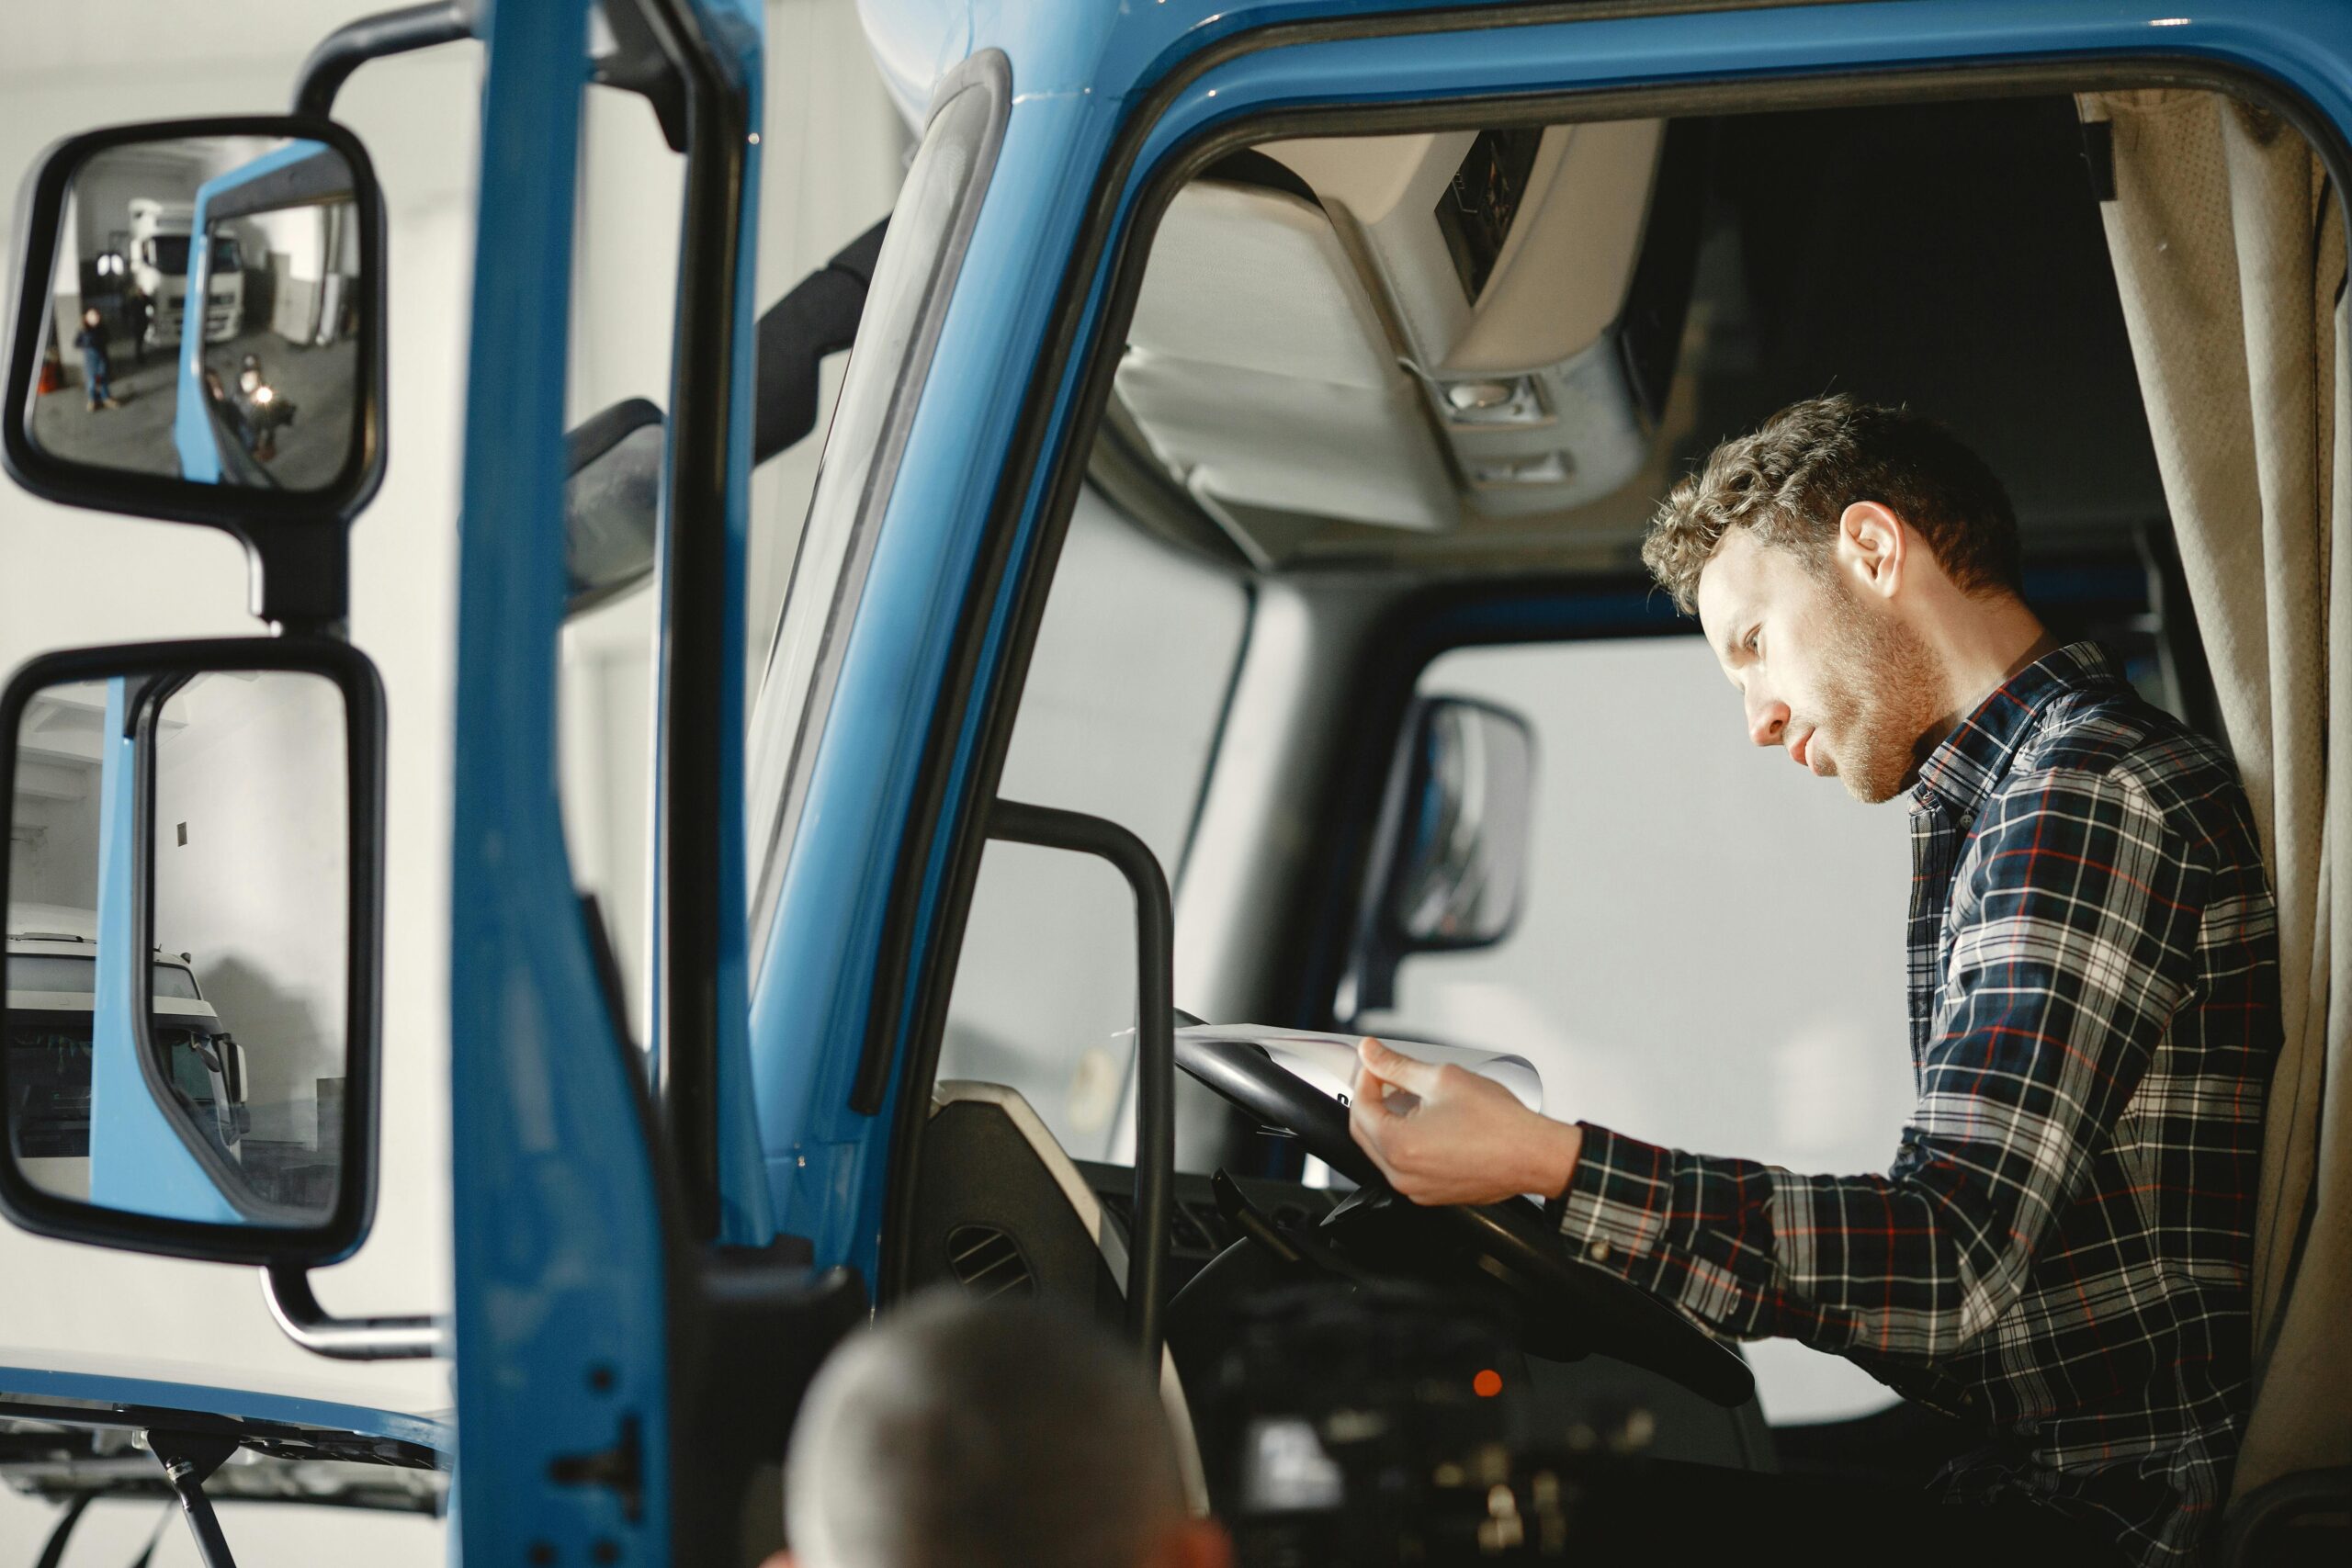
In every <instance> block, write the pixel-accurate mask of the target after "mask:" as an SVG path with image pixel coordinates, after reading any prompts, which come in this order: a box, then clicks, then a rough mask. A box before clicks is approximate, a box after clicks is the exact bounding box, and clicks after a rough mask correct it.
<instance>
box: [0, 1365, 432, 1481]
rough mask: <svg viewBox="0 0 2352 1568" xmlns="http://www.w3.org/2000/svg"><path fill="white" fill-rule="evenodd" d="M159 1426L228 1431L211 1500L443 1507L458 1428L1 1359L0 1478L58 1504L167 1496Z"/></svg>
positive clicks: (353, 1408) (280, 1397)
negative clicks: (230, 1451) (229, 1453)
mask: <svg viewBox="0 0 2352 1568" xmlns="http://www.w3.org/2000/svg"><path fill="white" fill-rule="evenodd" d="M153 1428H162V1429H164V1430H178V1431H195V1432H214V1433H220V1434H222V1435H224V1436H230V1437H233V1438H236V1439H237V1441H238V1443H239V1445H240V1447H239V1451H238V1452H237V1453H236V1454H235V1455H234V1456H233V1457H232V1459H231V1460H230V1461H229V1462H228V1463H226V1464H224V1465H222V1466H221V1467H220V1470H219V1471H217V1472H214V1474H213V1476H212V1477H211V1479H209V1481H207V1482H206V1483H205V1491H206V1492H207V1493H208V1494H209V1495H211V1496H212V1497H213V1498H214V1499H215V1500H232V1499H233V1500H239V1501H256V1502H268V1501H277V1502H288V1503H311V1504H333V1505H336V1506H345V1507H364V1508H383V1509H393V1510H397V1511H401V1512H408V1513H428V1514H437V1513H439V1512H441V1511H442V1509H443V1507H444V1504H445V1499H446V1497H447V1490H448V1474H447V1470H448V1466H449V1464H450V1456H451V1453H452V1451H453V1446H454V1438H455V1434H454V1431H453V1428H452V1427H451V1424H450V1421H449V1419H448V1417H447V1414H446V1413H443V1414H434V1415H423V1416H420V1415H413V1414H408V1413H404V1412H401V1411H390V1410H378V1409H372V1408H369V1407H368V1406H364V1405H356V1404H337V1403H334V1402H332V1401H327V1400H321V1399H311V1398H305V1397H301V1396H299V1395H289V1394H284V1393H266V1392H262V1391H257V1390H254V1389H237V1388H219V1387H208V1386H205V1385H202V1384H196V1383H180V1382H159V1381H155V1380H152V1379H146V1378H139V1377H126V1376H121V1375H118V1374H114V1373H109V1372H96V1371H59V1370H56V1369H52V1368H31V1367H0V1481H5V1482H6V1483H7V1484H8V1485H9V1486H11V1487H13V1488H14V1489H16V1490H17V1491H18V1492H21V1493H25V1494H28V1495H33V1496H38V1497H41V1498H44V1499H46V1500H49V1501H51V1502H60V1503H62V1502H66V1501H70V1500H71V1499H73V1498H74V1497H77V1496H85V1495H94V1496H110V1497H111V1496H144V1497H154V1498H158V1499H168V1498H169V1497H170V1495H171V1493H170V1489H169V1488H168V1486H166V1485H165V1483H164V1475H163V1471H162V1468H161V1467H160V1466H159V1465H158V1464H157V1463H156V1462H155V1460H154V1458H153V1455H152V1454H150V1453H148V1452H147V1451H146V1447H145V1439H144V1438H143V1436H142V1434H144V1433H145V1432H147V1431H148V1430H150V1429H153Z"/></svg>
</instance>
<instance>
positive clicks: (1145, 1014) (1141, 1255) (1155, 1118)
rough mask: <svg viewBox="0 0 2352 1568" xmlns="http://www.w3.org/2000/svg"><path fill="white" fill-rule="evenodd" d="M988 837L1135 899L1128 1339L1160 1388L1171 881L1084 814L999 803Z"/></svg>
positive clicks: (1140, 850)
mask: <svg viewBox="0 0 2352 1568" xmlns="http://www.w3.org/2000/svg"><path fill="white" fill-rule="evenodd" d="M989 838H991V839H1002V840H1006V841H1007V842H1010V843H1016V844H1035V845H1037V846H1038V847H1039V848H1041V849H1048V850H1069V851H1072V852H1075V853H1078V854H1082V855H1094V856H1097V857H1098V858H1100V859H1103V860H1106V861H1109V862H1110V863H1112V864H1113V865H1114V866H1116V867H1118V869H1119V874H1120V875H1122V876H1124V877H1125V878H1126V879H1127V886H1129V887H1131V888H1133V889H1134V890H1135V896H1136V1190H1135V1205H1136V1223H1135V1228H1134V1230H1133V1232H1132V1233H1131V1234H1130V1235H1128V1237H1127V1331H1128V1332H1129V1333H1130V1334H1132V1335H1134V1336H1135V1337H1136V1344H1137V1346H1138V1347H1139V1348H1141V1349H1142V1351H1143V1356H1144V1366H1145V1370H1146V1371H1147V1372H1148V1374H1149V1375H1150V1376H1151V1377H1152V1378H1153V1379H1154V1380H1155V1381H1156V1380H1157V1379H1158V1378H1159V1351H1160V1344H1161V1337H1162V1336H1161V1329H1160V1322H1159V1314H1160V1303H1159V1297H1160V1290H1161V1286H1162V1285H1163V1284H1164V1283H1165V1279H1166V1272H1167V1267H1168V1212H1169V1203H1170V1192H1169V1190H1170V1186H1171V1185H1172V1184H1173V1181H1174V1176H1173V1174H1172V1173H1173V1172H1174V1170H1175V1168H1176V1004H1175V1001H1174V999H1173V998H1174V995H1175V988H1176V909H1175V905H1174V903H1173V902H1172V901H1171V900H1170V897H1169V896H1168V874H1167V873H1166V872H1164V871H1162V870H1160V869H1159V858H1158V857H1157V856H1155V855H1154V854H1153V853H1152V852H1151V850H1150V848H1149V846H1148V845H1147V844H1145V842H1144V841H1143V840H1141V839H1138V838H1136V836H1135V835H1134V834H1133V833H1130V832H1128V831H1127V830H1126V829H1125V828H1122V827H1120V826H1119V825H1118V824H1117V823H1116V822H1112V821H1107V820H1105V819H1104V818H1100V817H1089V816H1087V815H1086V814H1085V813H1084V812H1080V811H1062V810H1058V809H1057V808H1055V807H1050V806H1026V805H1023V804H1022V803H1021V802H1019V801H1016V800H1000V801H998V802H997V803H996V805H995V807H993V808H992V809H991V810H990V811H989Z"/></svg>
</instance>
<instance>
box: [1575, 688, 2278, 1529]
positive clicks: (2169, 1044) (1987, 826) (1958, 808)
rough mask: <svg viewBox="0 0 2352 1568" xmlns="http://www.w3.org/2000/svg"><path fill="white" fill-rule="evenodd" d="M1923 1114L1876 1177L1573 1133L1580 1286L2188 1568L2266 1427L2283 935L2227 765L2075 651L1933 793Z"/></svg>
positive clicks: (1960, 744)
mask: <svg viewBox="0 0 2352 1568" xmlns="http://www.w3.org/2000/svg"><path fill="white" fill-rule="evenodd" d="M1912 851H1913V863H1914V872H1913V880H1912V895H1911V917H1910V927H1909V942H1908V946H1909V953H1910V964H1909V978H1910V1016H1911V1054H1912V1062H1913V1066H1914V1071H1915V1076H1916V1079H1917V1089H1918V1096H1919V1100H1918V1105H1917V1109H1916V1110H1915V1111H1913V1113H1912V1118H1911V1121H1910V1123H1909V1124H1908V1125H1907V1126H1905V1128H1904V1129H1903V1133H1902V1137H1901V1142H1900V1144H1899V1146H1898V1148H1897V1150H1896V1153H1895V1156H1894V1165H1893V1167H1892V1168H1890V1169H1889V1170H1888V1172H1887V1173H1886V1174H1885V1175H1883V1176H1848V1177H1827V1176H1799V1175H1795V1174H1793V1173H1792V1172H1789V1171H1786V1170H1782V1169H1780V1168H1776V1167H1771V1166H1766V1165H1760V1164H1757V1163H1755V1162H1752V1161H1747V1160H1738V1159H1720V1158H1713V1157H1710V1156H1701V1155H1691V1154H1684V1153H1681V1152H1679V1151H1676V1150H1669V1149H1662V1148H1657V1147H1654V1146H1652V1145H1647V1144H1642V1143H1637V1142H1635V1141H1634V1140H1633V1139H1631V1138H1626V1137H1623V1136H1621V1135H1620V1134H1615V1133H1611V1132H1609V1131H1607V1130H1606V1129H1603V1128H1600V1127H1590V1126H1588V1127H1587V1128H1586V1129H1585V1142H1584V1151H1583V1154H1582V1156H1581V1158H1580V1160H1579V1163H1578V1164H1577V1169H1576V1174H1575V1176H1574V1178H1573V1179H1571V1181H1570V1183H1569V1186H1568V1190H1567V1191H1566V1194H1565V1195H1564V1196H1563V1197H1562V1198H1561V1199H1560V1200H1559V1201H1558V1202H1557V1204H1556V1213H1558V1216H1559V1220H1560V1225H1561V1230H1562V1232H1563V1234H1564V1235H1566V1237H1567V1239H1568V1241H1569V1242H1570V1244H1571V1245H1572V1246H1574V1247H1577V1248H1578V1249H1579V1250H1580V1251H1581V1252H1582V1253H1583V1254H1584V1256H1585V1257H1587V1258H1589V1259H1590V1260H1592V1261H1594V1262H1596V1263H1600V1264H1601V1265H1602V1266H1603V1267H1607V1268H1610V1269H1613V1270H1615V1271H1616V1272H1618V1273H1620V1274H1622V1275H1623V1276H1624V1277H1625V1278H1626V1279H1628V1280H1633V1281H1634V1282H1635V1283H1637V1284H1640V1285H1643V1286H1645V1287H1646V1288H1647V1289H1649V1290H1651V1291H1653V1292H1657V1293H1658V1294H1659V1295H1661V1296H1663V1297H1664V1298H1665V1299H1667V1300H1668V1301H1669V1302H1671V1303H1675V1304H1677V1305H1679V1307H1680V1308H1681V1309H1682V1310H1683V1311H1685V1312H1686V1313H1688V1314H1691V1316H1693V1317H1695V1318H1697V1319H1698V1320H1699V1321H1700V1322H1702V1323H1703V1324H1705V1325H1711V1326H1713V1327H1714V1328H1716V1329H1719V1330H1721V1331H1723V1332H1725V1333H1727V1334H1731V1335H1735V1336H1738V1337H1761V1336H1766V1335H1781V1336H1786V1337H1790V1338H1793V1339H1799V1340H1802V1341H1804V1343H1806V1344H1808V1345H1811V1346H1813V1347H1815V1348H1817V1349H1822V1350H1830V1351H1836V1352H1838V1353H1840V1354H1843V1355H1845V1356H1847V1357H1849V1358H1850V1359H1853V1360H1855V1361H1857V1362H1859V1363H1860V1364H1861V1365H1862V1366H1863V1367H1864V1368H1865V1369H1867V1370H1868V1371H1871V1373H1873V1374H1874V1375H1876V1376H1878V1377H1879V1378H1881V1379H1882V1380H1883V1381H1884V1382H1888V1383H1890V1384H1892V1385H1893V1386H1894V1387H1895V1388H1896V1389H1898V1390H1900V1391H1901V1392H1903V1393H1905V1394H1908V1395H1910V1396H1912V1397H1914V1398H1917V1399H1919V1400H1921V1401H1923V1402H1925V1403H1927V1404H1930V1405H1933V1406H1936V1407H1938V1408H1940V1409H1942V1410H1945V1411H1946V1412H1948V1413H1950V1414H1953V1415H1957V1416H1962V1417H1963V1418H1966V1419H1970V1420H1972V1421H1973V1422H1974V1423H1976V1424H1978V1425H1979V1426H1981V1427H1985V1428H1987V1429H1988V1432H1989V1437H1990V1441H1991V1446H1990V1447H1988V1448H1986V1449H1985V1450H1980V1451H1978V1452H1976V1453H1973V1454H1971V1455H1969V1456H1967V1457H1965V1458H1963V1459H1962V1460H1959V1461H1955V1462H1954V1463H1953V1464H1951V1465H1950V1466H1948V1467H1946V1470H1945V1472H1943V1475H1942V1476H1941V1477H1939V1480H1940V1481H1942V1482H1943V1483H1945V1485H1946V1493H1947V1497H1948V1499H1951V1500H1962V1499H1985V1498H1989V1497H1991V1496H1993V1495H1996V1494H1999V1493H2001V1492H2004V1491H2007V1492H2010V1493H2013V1494H2020V1495H2026V1496H2030V1497H2032V1498H2035V1499H2037V1500H2040V1501H2042V1502H2045V1503H2048V1504H2050V1505H2052V1506H2055V1507H2057V1508H2058V1509H2060V1510H2061V1511H2062V1512H2064V1513H2067V1514H2070V1515H2073V1516H2075V1517H2079V1518H2081V1519H2083V1520H2084V1521H2085V1522H2086V1524H2090V1525H2092V1526H2095V1527H2096V1528H2098V1529H2100V1530H2102V1531H2103V1532H2104V1533H2106V1534H2108V1535H2109V1536H2111V1537H2112V1538H2113V1539H2115V1540H2117V1541H2118V1542H2119V1544H2120V1546H2121V1547H2122V1548H2123V1550H2124V1551H2125V1552H2126V1553H2127V1555H2129V1556H2130V1557H2131V1558H2132V1559H2133V1560H2134V1561H2136V1562H2142V1563H2149V1564H2155V1563H2177V1562H2185V1561H2186V1560H2187V1559H2188V1556H2189V1554H2190V1552H2191V1551H2192V1550H2193V1549H2194V1547H2195V1544H2196V1542H2197V1540H2198V1539H2199V1536H2200V1534H2201V1533H2202V1531H2203V1529H2204V1528H2205V1526H2206V1525H2207V1524H2208V1523H2209V1522H2210V1521H2211V1519H2212V1517H2214V1516H2215V1515H2216V1514H2217V1513H2218V1511H2219V1508H2220V1506H2221V1504H2222V1500H2223V1496H2224V1490H2225V1488H2226V1486H2227V1483H2228V1478H2229V1469H2230V1464H2231V1461H2232V1460H2233V1457H2234V1456H2235V1453H2236V1450H2237V1438H2238V1431H2239V1427H2240V1426H2241V1424H2242V1423H2243V1421H2244V1419H2245V1407H2246V1403H2247V1380H2248V1375H2249V1368H2248V1359H2249V1300H2248V1285H2247V1280H2248V1277H2249V1274H2250V1271H2251V1261H2252V1252H2253V1244H2252V1241H2251V1232H2252V1228H2253V1227H2252V1221H2253V1214H2254V1193H2255V1190H2256V1189H2255V1179H2256V1167H2257V1164H2258V1162H2259V1160H2260V1156H2261V1148H2262V1108H2263V1094H2264V1089H2265V1087H2266V1086H2267V1083H2268V1081H2269V1076H2270V1067H2271V1064H2272V1061H2273V1059H2274V1057H2275V1055H2276V1052H2277V1048H2278V1033H2279V1024H2278V932H2277V923H2276V911H2275V909H2274V907H2273V905H2272V902H2271V896H2270V888H2269V883H2268V880H2267V875H2266V874H2265V872H2264V869H2263V863H2262V859H2261V855H2260V852H2259V850H2258V849H2257V847H2256V837H2255V831H2254V828H2253V824H2252V820H2251V818H2249V816H2248V814H2247V810H2246V805H2245V793H2244V791H2243V790H2242V789H2241V788H2240V786H2239V784H2238V780H2237V776H2236V773H2235V772H2234V770H2233V768H2232V766H2231V765H2230V763H2229V761H2227V759H2226V758H2225V757H2224V756H2223V755H2222V752H2221V751H2220V750H2218V749H2217V748H2216V747H2214V746H2213V745H2212V744H2211V742H2209V741H2207V740H2205V739H2201V738H2200V737H2199V736H2197V735H2194V734H2192V733H2190V732H2189V731H2188V730H2187V729H2185V728H2182V726H2181V725H2180V724H2179V723H2178V722H2177V720H2175V719H2174V718H2172V717H2171V716H2168V715H2166V714H2165V713H2163V712H2161V711H2159V710H2158V709H2156V708H2154V707H2153V706H2152V705H2149V704H2147V703H2145V702H2143V700H2141V699H2140V698H2139V697H2138V696H2137V695H2136V694H2134V693H2132V691H2131V689H2130V688H2129V687H2128V686H2126V685H2125V684H2124V683H2123V682H2122V681H2121V680H2120V677H2119V676H2118V675H2117V674H2116V672H2115V671H2114V669H2113V667H2112V666H2111V665H2110V664H2109V661H2108V659H2107V656H2106V654H2105V653H2104V652H2103V651H2102V650H2101V649H2098V647H2097V646H2096V645H2094V644H2090V643H2077V644H2075V645H2074V646H2073V647H2070V648H2065V649H2060V650H2058V651H2057V652H2055V653H2052V654H2051V655H2049V656H2048V657H2047V658H2044V659H2042V660H2040V661H2038V662H2037V663H2035V664H2034V665H2032V666H2031V667H2030V668H2029V669H2027V670H2026V671H2023V672H2021V673H2020V674H2018V676H2017V677H2016V678H2014V679H2013V680H2011V681H2010V682H2007V684H2006V685H2004V686H2003V687H2002V688H2001V689H2000V690H1999V691H1997V692H1996V693H1994V694H1992V695H1991V696H1990V697H1987V698H1986V699H1985V702H1984V703H1983V705H1980V706H1979V707H1978V708H1977V709H1976V711H1975V712H1974V713H1973V714H1972V715H1971V716H1969V717H1968V718H1967V720H1966V721H1965V722H1963V723H1962V725H1961V726H1960V728H1958V729H1956V730H1955V731H1954V732H1953V733H1952V734H1951V736H1950V737H1949V738H1948V739H1945V740H1944V742H1943V743H1942V744H1941V745H1940V746H1939V748H1938V749H1937V750H1936V751H1935V752H1934V754H1933V755H1931V756H1930V757H1929V758H1928V761H1926V762H1925V763H1924V764H1923V765H1922V767H1921V769H1920V773H1919V779H1918V784H1917V788H1916V790H1915V791H1914V804H1913V819H1912Z"/></svg>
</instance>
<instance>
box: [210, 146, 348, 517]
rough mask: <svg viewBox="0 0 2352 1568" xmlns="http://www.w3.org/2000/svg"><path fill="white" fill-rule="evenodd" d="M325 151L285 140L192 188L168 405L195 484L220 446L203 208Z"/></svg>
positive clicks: (216, 475) (216, 471) (216, 462)
mask: <svg viewBox="0 0 2352 1568" xmlns="http://www.w3.org/2000/svg"><path fill="white" fill-rule="evenodd" d="M325 151H327V144H326V143H325V142H323V141H288V143H287V144H286V145H285V146H283V147H280V148H277V149H276V150H275V151H272V152H265V153H263V154H262V155H261V156H260V157H258V158H255V159H254V161H253V162H252V163H250V164H238V165H237V166H236V167H235V168H233V169H231V170H230V171H229V172H228V173H226V174H221V175H213V176H212V177H211V178H210V179H209V180H207V181H205V182H204V183H203V184H202V185H200V186H197V189H196V216H195V217H194V219H192V220H190V221H189V224H188V246H187V297H186V298H185V299H182V300H181V301H180V312H181V314H180V380H179V398H178V401H177V402H176V403H175V405H174V407H173V410H172V444H173V446H176V447H177V448H178V449H179V455H180V478H182V479H194V480H196V481H198V483H200V484H219V483H220V445H219V438H218V437H217V436H216V435H214V434H213V430H212V420H211V417H210V416H209V414H208V413H207V412H205V399H204V316H205V304H206V299H207V296H209V294H210V293H211V290H212V246H211V244H210V243H209V241H208V240H207V238H206V236H205V232H204V228H205V224H206V222H207V220H208V210H207V209H209V208H210V207H211V205H212V203H213V201H214V200H215V199H216V198H218V197H220V194H221V193H222V192H223V191H230V190H234V189H236V188H237V187H238V186H242V185H249V184H251V183H252V182H253V181H254V180H257V179H259V178H261V177H262V176H263V175H267V174H274V173H276V172H277V170H279V169H283V168H285V167H287V166H288V164H299V163H300V162H302V160H304V159H305V158H309V157H311V156H314V155H315V154H317V153H321V152H325Z"/></svg>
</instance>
